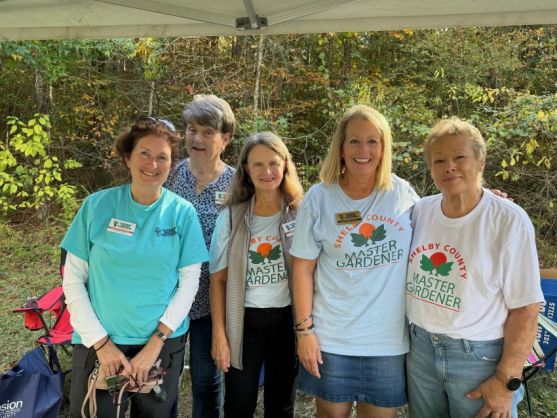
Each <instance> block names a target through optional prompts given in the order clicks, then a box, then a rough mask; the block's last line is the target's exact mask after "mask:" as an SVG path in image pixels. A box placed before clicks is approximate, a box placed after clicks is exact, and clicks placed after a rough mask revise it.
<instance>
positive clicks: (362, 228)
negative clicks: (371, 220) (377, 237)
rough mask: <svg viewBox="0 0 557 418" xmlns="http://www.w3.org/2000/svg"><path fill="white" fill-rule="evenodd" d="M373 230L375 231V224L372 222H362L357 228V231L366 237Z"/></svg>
mask: <svg viewBox="0 0 557 418" xmlns="http://www.w3.org/2000/svg"><path fill="white" fill-rule="evenodd" d="M373 231H375V226H374V225H372V224H362V225H360V228H358V233H359V234H360V235H361V236H363V237H365V238H367V239H370V238H371V236H372V235H373Z"/></svg>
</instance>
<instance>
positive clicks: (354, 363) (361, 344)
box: [290, 105, 418, 418]
mask: <svg viewBox="0 0 557 418" xmlns="http://www.w3.org/2000/svg"><path fill="white" fill-rule="evenodd" d="M320 177H321V183H319V184H317V185H316V186H313V187H312V188H311V189H310V190H309V191H308V193H307V195H306V197H305V199H304V202H303V204H302V205H301V207H300V210H299V214H298V219H297V226H296V233H295V237H294V242H293V244H292V248H291V250H290V252H291V254H292V255H293V256H294V257H295V259H294V305H295V312H296V319H295V324H296V334H297V336H298V356H299V358H300V362H301V363H302V365H303V368H300V377H299V378H300V388H301V390H303V391H304V392H307V393H309V394H311V395H314V396H315V397H316V398H317V416H318V417H348V416H350V413H351V410H352V405H353V403H354V402H356V409H357V415H358V417H381V418H383V417H385V418H387V417H388V418H391V417H394V416H395V415H396V407H398V406H402V405H404V404H405V403H406V383H405V366H404V357H405V353H406V352H407V351H408V348H409V347H408V336H407V330H406V326H405V315H404V284H405V277H406V262H407V257H408V248H409V246H410V241H411V238H412V228H411V225H410V211H411V208H412V206H413V205H414V203H415V202H416V201H417V200H418V196H417V194H416V193H415V192H414V190H413V189H412V187H411V186H410V185H409V184H408V182H406V181H405V180H402V179H400V178H398V177H397V176H395V175H394V174H392V173H391V130H390V128H389V124H388V122H387V120H386V119H385V117H384V116H383V115H382V114H380V113H379V112H378V111H377V110H375V109H373V108H371V107H368V106H363V105H359V106H355V107H353V108H351V109H349V110H348V111H347V112H346V113H345V114H344V116H343V117H342V119H341V121H340V124H339V126H338V128H337V130H336V132H335V134H334V136H333V140H332V142H331V145H330V147H329V151H328V154H327V157H326V159H325V161H324V163H323V166H322V168H321V172H320Z"/></svg>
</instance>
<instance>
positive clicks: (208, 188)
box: [166, 95, 236, 418]
mask: <svg viewBox="0 0 557 418" xmlns="http://www.w3.org/2000/svg"><path fill="white" fill-rule="evenodd" d="M182 122H183V124H184V128H185V130H186V151H187V153H188V158H186V159H184V160H182V161H179V162H178V163H177V164H176V167H175V169H174V170H172V172H171V174H170V176H169V178H168V181H167V183H166V187H167V188H168V189H169V190H172V191H173V192H174V193H176V194H177V195H179V196H181V197H183V198H184V199H186V200H187V201H188V202H190V203H191V204H192V205H193V207H194V208H195V210H196V212H197V214H198V215H199V220H200V222H201V228H202V229H203V238H204V239H205V244H206V245H207V248H209V245H210V243H211V236H212V235H213V230H214V229H215V221H216V219H217V215H218V213H219V208H220V207H221V206H222V204H223V203H224V201H225V199H226V196H227V192H228V189H229V188H230V184H231V183H232V176H233V175H234V169H233V168H232V167H231V166H229V165H227V164H225V163H224V161H222V153H223V152H224V150H225V148H226V146H227V145H228V144H229V143H230V141H231V139H232V136H233V135H234V127H235V124H236V120H235V118H234V113H233V112H232V109H231V108H230V105H229V104H228V103H227V102H226V101H225V100H224V99H221V98H220V97H217V96H214V95H198V96H196V97H195V99H194V100H193V101H192V102H190V103H188V104H187V105H186V106H185V108H184V111H183V112H182ZM190 318H191V323H190V329H189V332H188V335H189V340H190V359H189V365H190V373H191V388H192V397H193V406H192V417H193V418H218V417H219V416H220V411H221V408H222V373H221V372H220V370H218V369H217V368H216V366H215V363H214V362H213V359H212V358H211V336H212V330H211V329H212V325H211V310H210V308H209V265H208V263H203V265H202V266H201V277H200V278H199V290H198V292H197V295H196V296H195V300H194V302H193V305H192V307H191V310H190ZM175 416H177V410H175V411H173V414H172V417H175Z"/></svg>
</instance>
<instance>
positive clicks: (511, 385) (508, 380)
mask: <svg viewBox="0 0 557 418" xmlns="http://www.w3.org/2000/svg"><path fill="white" fill-rule="evenodd" d="M495 378H496V379H497V380H499V381H500V382H502V383H504V384H505V387H506V388H507V389H508V390H510V391H512V392H514V391H515V390H518V388H519V387H520V385H521V384H522V379H521V378H520V377H516V376H507V375H505V374H501V372H498V371H496V372H495Z"/></svg>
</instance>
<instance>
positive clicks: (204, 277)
mask: <svg viewBox="0 0 557 418" xmlns="http://www.w3.org/2000/svg"><path fill="white" fill-rule="evenodd" d="M235 171H236V170H235V169H234V168H232V167H230V166H229V165H226V166H225V168H224V170H223V171H222V173H221V175H220V176H219V177H218V178H217V179H216V180H215V181H213V182H212V183H210V184H209V185H207V187H205V189H204V190H203V191H202V192H201V193H200V194H199V195H198V194H197V193H196V192H195V177H194V176H193V174H192V173H191V171H190V169H189V165H188V160H187V159H186V160H182V161H180V162H178V164H176V167H174V170H172V173H170V176H169V177H168V180H167V181H166V184H165V187H166V188H167V189H169V190H171V191H173V192H174V193H176V194H177V195H179V196H181V197H183V198H184V199H186V200H187V201H189V202H190V203H191V204H192V205H193V207H194V208H195V210H196V211H197V215H198V216H199V221H200V222H201V228H202V229H203V237H204V238H205V245H206V246H207V248H209V246H210V245H211V235H213V230H214V229H215V221H216V219H217V216H218V214H219V208H220V203H217V201H216V195H217V193H219V192H220V193H222V192H227V191H228V189H229V188H230V185H231V184H232V177H233V176H234V172H235ZM210 314H211V309H210V307H209V267H208V263H203V265H202V267H201V277H200V278H199V290H198V291H197V295H196V296H195V300H194V302H193V305H192V307H191V310H190V318H191V319H199V318H203V317H205V316H207V315H210Z"/></svg>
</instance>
